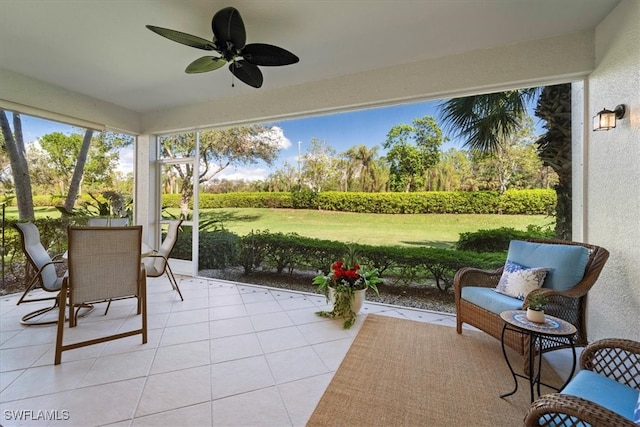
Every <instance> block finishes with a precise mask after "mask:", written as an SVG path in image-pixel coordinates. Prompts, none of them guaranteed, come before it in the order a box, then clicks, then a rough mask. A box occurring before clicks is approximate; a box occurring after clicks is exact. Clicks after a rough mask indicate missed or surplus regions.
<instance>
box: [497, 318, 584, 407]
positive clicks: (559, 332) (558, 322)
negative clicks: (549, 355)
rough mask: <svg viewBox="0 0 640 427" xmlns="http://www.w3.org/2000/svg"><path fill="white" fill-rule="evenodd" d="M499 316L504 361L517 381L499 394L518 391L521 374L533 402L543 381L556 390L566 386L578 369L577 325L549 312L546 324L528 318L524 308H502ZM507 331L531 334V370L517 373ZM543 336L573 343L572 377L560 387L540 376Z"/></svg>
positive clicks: (510, 393) (506, 394)
mask: <svg viewBox="0 0 640 427" xmlns="http://www.w3.org/2000/svg"><path fill="white" fill-rule="evenodd" d="M500 317H501V318H502V320H504V326H503V327H502V339H501V344H502V354H504V360H505V361H506V362H507V366H509V371H511V375H512V376H513V381H514V383H515V387H514V389H513V391H510V392H509V393H505V394H502V395H500V397H507V396H511V395H512V394H514V393H515V392H516V391H518V377H520V378H524V379H526V380H528V381H529V392H530V394H531V402H533V401H534V398H535V396H534V389H536V388H537V392H538V396H540V385H541V384H542V385H544V386H546V387H549V388H551V389H553V390H556V391H560V390H562V389H563V388H564V386H565V385H567V383H568V382H569V380H570V379H571V377H573V373H574V372H575V369H576V348H575V345H574V336H575V334H576V332H577V329H576V327H575V326H573V325H572V324H571V323H569V322H567V321H565V320H562V319H559V318H557V317H553V316H548V315H547V316H545V322H544V323H534V322H532V321H530V320H529V319H527V312H526V311H524V310H507V311H503V312H502V313H500ZM507 330H510V331H514V332H518V333H520V334H526V335H529V372H527V373H526V375H522V374H518V373H516V372H515V371H514V370H513V367H512V366H511V362H509V357H508V356H507V351H506V348H505V344H504V335H505V332H506V331H507ZM542 337H544V338H545V340H551V341H557V342H561V343H567V342H568V343H569V344H570V346H571V352H572V354H573V364H572V366H571V373H570V374H569V378H567V380H566V382H565V383H564V384H563V385H562V386H561V387H560V388H556V387H554V386H551V385H549V384H545V383H543V382H542V379H541V375H540V368H541V366H542V355H541V354H540V355H539V356H538V366H537V371H536V368H535V357H536V353H537V352H536V348H537V347H538V346H539V345H540V340H541V338H542Z"/></svg>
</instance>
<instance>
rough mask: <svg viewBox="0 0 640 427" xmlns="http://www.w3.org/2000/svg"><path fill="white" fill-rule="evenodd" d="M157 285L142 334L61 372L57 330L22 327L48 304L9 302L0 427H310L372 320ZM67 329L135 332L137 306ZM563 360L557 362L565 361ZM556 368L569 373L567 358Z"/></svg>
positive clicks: (255, 294) (152, 285)
mask: <svg viewBox="0 0 640 427" xmlns="http://www.w3.org/2000/svg"><path fill="white" fill-rule="evenodd" d="M180 288H181V290H182V293H183V295H184V298H185V300H184V301H180V299H179V297H178V296H177V293H175V292H174V291H172V290H171V287H170V285H169V283H168V281H167V280H166V278H159V279H149V281H148V289H149V291H148V292H149V297H148V300H149V303H148V309H149V315H148V319H149V341H148V343H147V344H146V345H142V344H141V338H140V335H137V336H134V337H129V338H125V339H120V340H116V341H112V342H109V343H102V344H98V345H94V346H89V347H83V348H80V349H76V350H69V351H66V352H64V353H63V354H62V364H61V365H58V366H54V365H53V358H54V346H55V333H56V326H55V325H50V326H31V327H24V326H22V325H20V323H19V319H20V317H21V316H22V315H23V314H25V313H27V312H30V311H32V310H34V309H35V308H37V304H39V303H31V304H23V305H20V306H16V305H15V303H16V301H17V297H18V296H17V295H10V296H5V297H2V298H1V299H0V425H2V426H5V427H6V426H14V425H37V426H49V425H50V426H58V425H64V426H83V427H88V426H103V425H105V426H106V425H108V426H118V427H120V426H123V427H124V426H161V425H162V426H165V425H166V426H178V425H179V426H210V425H221V426H260V425H264V426H303V425H304V424H305V423H306V421H307V420H308V418H309V416H310V415H311V413H312V412H313V409H314V408H315V406H316V404H317V402H318V401H319V399H320V397H321V395H322V393H323V392H324V390H325V388H326V387H327V385H328V384H329V381H330V380H331V378H332V376H333V373H334V372H335V370H336V369H337V368H338V366H339V364H340V362H341V361H342V359H343V357H344V355H345V353H346V352H347V350H348V348H349V346H350V345H351V342H352V340H353V338H354V337H355V335H356V334H357V332H358V330H359V328H360V326H361V325H362V322H363V321H364V318H365V316H364V315H360V316H358V320H357V322H356V325H354V327H353V328H352V329H350V330H344V329H342V328H341V323H340V322H339V321H338V320H330V319H325V318H321V317H318V316H317V315H316V314H315V312H316V311H317V310H319V309H324V308H328V306H327V305H326V302H325V300H324V297H321V296H318V295H312V294H304V293H298V292H292V291H286V290H281V289H272V288H264V287H260V286H251V285H245V284H239V283H233V282H226V281H220V280H211V279H200V278H183V279H182V280H181V282H180ZM103 307H104V305H98V306H97V307H96V309H95V310H94V311H93V312H91V313H90V314H89V315H88V316H87V317H85V318H83V319H81V320H80V322H79V327H78V328H75V329H73V330H69V328H65V343H68V342H71V341H73V340H74V339H80V338H83V337H86V336H95V334H100V333H113V332H115V331H124V330H127V329H134V328H135V327H137V325H139V323H137V322H139V321H140V320H139V319H140V318H139V317H137V316H132V313H134V309H135V301H134V300H123V301H118V302H114V303H113V304H112V306H111V308H110V310H109V314H108V316H103V313H104V309H103ZM363 312H364V313H365V314H366V313H376V314H381V315H386V316H395V317H402V318H406V319H411V320H415V321H421V322H432V323H437V324H442V325H447V326H452V327H454V326H455V317H454V316H453V315H451V314H446V313H437V312H429V311H423V310H413V309H406V308H402V307H395V306H387V305H382V304H375V303H366V304H365V308H364V309H363ZM554 359H555V360H554ZM551 362H552V363H553V364H554V365H555V366H556V368H557V369H559V370H560V371H562V370H563V369H565V370H567V363H566V362H567V357H565V355H562V354H560V355H559V356H557V357H555V358H552V359H551Z"/></svg>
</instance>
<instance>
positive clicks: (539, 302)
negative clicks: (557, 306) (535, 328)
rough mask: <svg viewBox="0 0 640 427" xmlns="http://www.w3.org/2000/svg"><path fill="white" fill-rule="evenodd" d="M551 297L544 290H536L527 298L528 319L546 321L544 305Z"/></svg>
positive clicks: (536, 321)
mask: <svg viewBox="0 0 640 427" xmlns="http://www.w3.org/2000/svg"><path fill="white" fill-rule="evenodd" d="M547 304H549V299H548V298H547V296H546V295H545V294H544V293H542V292H536V293H535V294H533V295H532V296H531V297H529V298H528V300H527V319H529V320H531V321H532V322H535V323H544V306H545V305H547Z"/></svg>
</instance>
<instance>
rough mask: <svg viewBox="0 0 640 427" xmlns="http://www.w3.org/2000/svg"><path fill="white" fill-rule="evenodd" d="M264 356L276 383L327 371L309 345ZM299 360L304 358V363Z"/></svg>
mask: <svg viewBox="0 0 640 427" xmlns="http://www.w3.org/2000/svg"><path fill="white" fill-rule="evenodd" d="M265 357H266V358H267V363H268V364H269V367H270V368H271V372H272V374H273V377H274V378H275V380H276V384H283V383H287V382H290V381H296V380H300V379H302V378H308V377H313V376H316V375H319V374H325V373H327V372H328V371H329V369H328V368H327V366H326V365H325V364H324V363H323V362H322V360H321V359H320V357H319V356H318V355H317V354H316V352H315V351H314V350H313V348H311V346H307V347H299V348H294V349H291V350H284V351H279V352H276V353H270V354H267V355H266V356H265ZM300 360H304V363H299V361H300Z"/></svg>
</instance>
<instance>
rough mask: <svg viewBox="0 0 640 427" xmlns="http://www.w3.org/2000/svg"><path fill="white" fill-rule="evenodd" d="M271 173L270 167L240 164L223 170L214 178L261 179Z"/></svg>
mask: <svg viewBox="0 0 640 427" xmlns="http://www.w3.org/2000/svg"><path fill="white" fill-rule="evenodd" d="M269 174H270V171H269V169H267V168H264V167H251V166H244V167H242V166H239V167H234V168H228V169H225V170H223V171H222V172H220V173H219V174H216V175H215V176H214V179H228V180H240V181H260V180H263V179H266V178H267V176H268V175H269Z"/></svg>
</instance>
